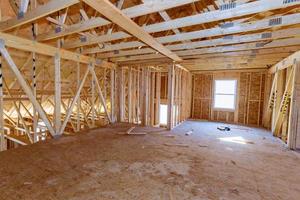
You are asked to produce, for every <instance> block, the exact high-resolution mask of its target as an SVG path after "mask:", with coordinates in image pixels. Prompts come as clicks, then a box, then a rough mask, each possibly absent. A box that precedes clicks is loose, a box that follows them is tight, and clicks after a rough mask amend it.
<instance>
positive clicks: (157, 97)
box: [155, 72, 161, 125]
mask: <svg viewBox="0 0 300 200" xmlns="http://www.w3.org/2000/svg"><path fill="white" fill-rule="evenodd" d="M155 74H156V76H155V79H156V80H155V81H156V84H155V124H156V125H159V124H160V92H161V72H156V73H155Z"/></svg>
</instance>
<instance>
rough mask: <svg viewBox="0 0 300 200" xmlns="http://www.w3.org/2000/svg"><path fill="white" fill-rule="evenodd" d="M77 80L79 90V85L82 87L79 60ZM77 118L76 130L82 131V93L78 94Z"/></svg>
mask: <svg viewBox="0 0 300 200" xmlns="http://www.w3.org/2000/svg"><path fill="white" fill-rule="evenodd" d="M76 82H77V90H79V87H80V63H79V62H78V63H77V69H76ZM76 104H77V118H76V121H77V122H76V125H77V127H76V131H80V129H81V127H80V126H81V123H80V108H79V107H80V106H79V105H80V93H79V95H78V99H77V102H76Z"/></svg>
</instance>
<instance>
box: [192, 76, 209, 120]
mask: <svg viewBox="0 0 300 200" xmlns="http://www.w3.org/2000/svg"><path fill="white" fill-rule="evenodd" d="M212 79H213V76H212V74H205V75H200V76H195V77H194V86H193V88H194V92H193V98H194V105H193V108H194V111H193V118H197V119H207V120H209V119H210V112H211V102H212V101H211V99H212V92H211V88H212Z"/></svg>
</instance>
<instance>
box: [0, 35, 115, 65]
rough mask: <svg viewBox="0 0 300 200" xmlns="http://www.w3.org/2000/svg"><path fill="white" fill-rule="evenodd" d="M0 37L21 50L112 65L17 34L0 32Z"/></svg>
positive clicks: (8, 44) (77, 60)
mask: <svg viewBox="0 0 300 200" xmlns="http://www.w3.org/2000/svg"><path fill="white" fill-rule="evenodd" d="M0 39H2V40H4V43H5V46H8V47H11V48H15V49H19V50H23V51H29V52H35V53H39V54H42V55H47V56H55V54H56V53H59V54H60V56H61V58H62V59H66V60H72V61H75V62H80V63H85V64H89V63H91V62H92V63H95V65H99V66H111V65H113V64H112V63H108V62H106V61H101V60H99V59H95V58H92V57H88V56H84V55H81V54H78V53H74V52H71V51H68V50H64V49H58V48H56V47H53V46H50V45H47V44H42V43H39V42H35V41H32V40H28V39H24V38H21V37H18V36H14V35H10V34H7V33H0Z"/></svg>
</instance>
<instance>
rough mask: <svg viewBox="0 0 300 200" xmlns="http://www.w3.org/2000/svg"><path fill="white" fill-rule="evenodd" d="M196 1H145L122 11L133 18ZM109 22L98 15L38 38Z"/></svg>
mask: <svg viewBox="0 0 300 200" xmlns="http://www.w3.org/2000/svg"><path fill="white" fill-rule="evenodd" d="M196 1H199V0H164V1H161V0H155V1H151V3H144V4H140V5H137V6H133V7H130V8H126V9H123V10H122V12H123V13H124V14H125V15H127V16H128V17H130V18H133V17H139V16H143V15H147V14H150V13H155V12H159V11H161V10H167V9H170V8H174V7H177V6H182V5H185V4H189V3H193V2H196ZM108 24H110V22H109V21H107V20H105V19H103V18H101V17H97V18H94V19H89V20H86V21H84V22H80V23H78V24H73V25H71V26H69V27H68V28H66V29H64V30H62V31H61V32H59V33H56V32H47V33H44V34H40V35H38V37H37V39H38V41H45V40H51V39H55V38H58V37H63V36H66V35H69V34H73V33H78V32H81V31H86V30H89V29H93V28H95V27H100V26H104V25H108ZM88 38H94V37H88Z"/></svg>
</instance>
